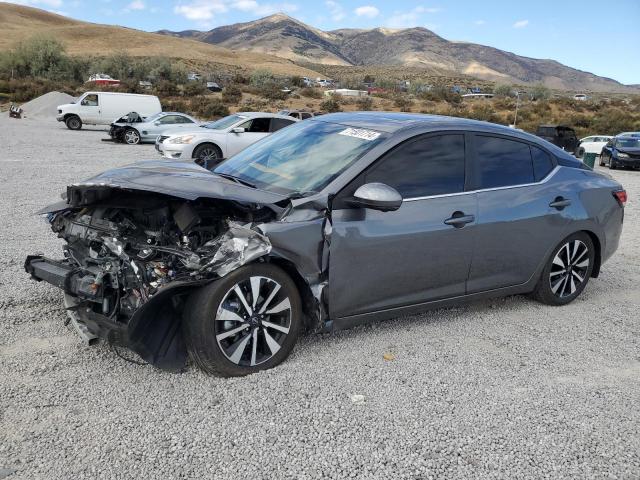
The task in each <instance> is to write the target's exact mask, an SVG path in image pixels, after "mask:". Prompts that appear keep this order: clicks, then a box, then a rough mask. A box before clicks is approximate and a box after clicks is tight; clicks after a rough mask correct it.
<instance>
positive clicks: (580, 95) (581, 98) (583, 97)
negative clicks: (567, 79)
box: [573, 93, 589, 102]
mask: <svg viewBox="0 0 640 480" xmlns="http://www.w3.org/2000/svg"><path fill="white" fill-rule="evenodd" d="M588 98H589V97H587V96H586V95H585V94H584V93H577V94H575V95H574V96H573V99H574V100H578V101H581V102H584V101H586V100H587V99H588Z"/></svg>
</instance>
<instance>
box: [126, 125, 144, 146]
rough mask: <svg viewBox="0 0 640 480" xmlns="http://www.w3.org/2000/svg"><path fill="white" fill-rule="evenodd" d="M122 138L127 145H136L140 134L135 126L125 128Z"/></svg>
mask: <svg viewBox="0 0 640 480" xmlns="http://www.w3.org/2000/svg"><path fill="white" fill-rule="evenodd" d="M122 138H123V139H124V143H126V144H127V145H137V144H139V143H140V134H139V133H138V131H137V130H136V129H135V128H127V129H126V130H125V131H124V135H123V136H122Z"/></svg>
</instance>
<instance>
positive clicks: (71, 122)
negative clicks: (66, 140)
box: [64, 115, 82, 130]
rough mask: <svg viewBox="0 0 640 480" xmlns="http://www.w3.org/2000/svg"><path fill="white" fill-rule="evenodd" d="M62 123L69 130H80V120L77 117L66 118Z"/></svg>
mask: <svg viewBox="0 0 640 480" xmlns="http://www.w3.org/2000/svg"><path fill="white" fill-rule="evenodd" d="M64 123H65V125H66V126H67V128H68V129H69V130H80V129H81V128H82V120H80V117H78V116H77V115H70V116H68V117H67V118H66V119H65V121H64Z"/></svg>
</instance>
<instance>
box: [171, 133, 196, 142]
mask: <svg viewBox="0 0 640 480" xmlns="http://www.w3.org/2000/svg"><path fill="white" fill-rule="evenodd" d="M194 138H195V135H184V136H182V137H176V138H172V139H170V140H169V143H180V144H184V143H191V142H192V141H193V139H194Z"/></svg>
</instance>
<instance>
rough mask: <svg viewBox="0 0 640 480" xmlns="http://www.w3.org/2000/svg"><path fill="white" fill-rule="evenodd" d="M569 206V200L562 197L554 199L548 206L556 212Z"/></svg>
mask: <svg viewBox="0 0 640 480" xmlns="http://www.w3.org/2000/svg"><path fill="white" fill-rule="evenodd" d="M569 205H571V200H569V199H568V198H564V197H556V199H555V200H554V201H553V202H551V203H550V204H549V206H550V207H551V208H556V209H558V210H562V209H563V208H564V207H568V206H569Z"/></svg>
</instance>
